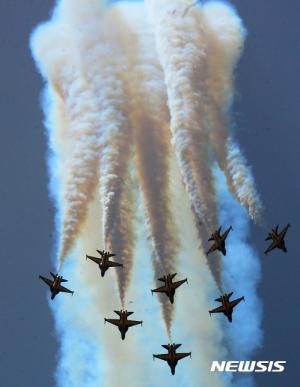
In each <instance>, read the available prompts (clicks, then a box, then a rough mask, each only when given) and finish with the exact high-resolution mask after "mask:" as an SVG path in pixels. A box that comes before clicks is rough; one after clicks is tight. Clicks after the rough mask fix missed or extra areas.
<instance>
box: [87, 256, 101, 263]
mask: <svg viewBox="0 0 300 387" xmlns="http://www.w3.org/2000/svg"><path fill="white" fill-rule="evenodd" d="M86 258H88V259H90V260H91V261H94V262H96V263H98V264H99V263H101V261H102V258H97V257H92V256H90V255H87V256H86Z"/></svg>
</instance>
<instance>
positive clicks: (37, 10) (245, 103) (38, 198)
mask: <svg viewBox="0 0 300 387" xmlns="http://www.w3.org/2000/svg"><path fill="white" fill-rule="evenodd" d="M53 3H54V2H53V1H50V0H43V1H40V0H31V1H30V0H22V1H16V0H2V1H1V2H0V15H1V24H0V25H1V36H0V45H1V52H2V54H1V68H2V71H1V73H0V74H1V95H0V98H1V100H0V101H1V102H0V106H1V110H0V111H1V115H0V120H1V126H0V127H1V131H2V139H1V142H0V147H1V152H0V157H1V163H0V168H1V176H4V180H3V181H4V183H3V184H2V186H1V189H0V195H1V220H2V221H1V228H0V232H1V245H0V253H1V258H2V267H1V272H2V291H1V296H0V297H1V318H0V324H1V329H0V332H1V341H0V342H1V347H0V375H1V385H2V384H3V386H5V387H17V386H22V387H41V386H42V387H48V386H53V385H54V381H53V376H52V375H53V371H54V368H55V351H56V347H57V342H56V339H55V335H54V327H53V319H52V317H51V314H50V310H49V308H48V304H47V299H48V296H49V295H48V293H46V288H45V287H44V286H43V285H42V284H41V283H40V281H39V280H38V275H39V274H43V273H44V274H46V273H47V272H48V271H49V269H50V268H52V266H51V252H52V248H53V238H52V232H53V209H52V206H51V203H50V201H49V199H48V195H47V170H46V162H45V155H46V137H45V135H44V130H43V123H42V120H43V117H42V114H41V110H40V106H39V95H40V91H41V87H42V82H41V78H40V76H39V75H38V74H37V72H36V70H35V66H34V63H33V60H32V59H31V54H30V50H29V47H28V39H29V34H30V32H31V31H32V29H33V28H34V27H35V26H36V25H37V24H38V23H39V22H41V21H43V20H46V19H48V17H49V12H50V9H51V7H52V5H53ZM231 3H232V4H234V5H236V7H237V8H238V10H239V13H240V15H241V17H242V18H243V20H244V23H245V25H246V27H247V28H248V31H249V35H248V39H247V41H246V49H245V52H244V55H243V57H242V60H241V62H240V65H239V67H238V73H237V75H238V82H237V84H238V85H237V89H238V95H237V99H236V104H235V109H234V115H235V122H236V124H237V134H238V138H239V140H240V144H241V146H242V148H243V149H244V151H245V153H246V155H247V159H248V161H249V162H250V163H251V165H252V166H253V172H254V175H255V177H256V181H257V185H258V189H259V191H260V193H261V196H262V199H263V202H264V204H265V207H266V219H267V223H268V225H269V226H272V225H275V224H277V223H279V224H280V225H284V224H285V223H287V222H290V223H291V224H292V228H291V229H290V232H289V235H288V237H287V247H288V254H284V253H281V252H275V253H274V254H271V255H269V256H267V257H264V256H263V255H261V259H262V267H263V275H262V282H261V286H260V295H261V297H262V299H263V304H264V332H265V333H264V335H265V338H264V344H263V348H262V350H261V352H259V353H257V354H255V358H256V359H260V360H287V362H288V366H287V370H286V372H285V373H284V374H281V375H278V374H273V375H272V374H264V375H260V376H259V377H257V385H258V386H259V387H274V386H284V387H295V380H296V379H297V376H298V374H296V372H297V366H296V361H297V358H298V357H299V348H300V345H299V344H300V343H299V326H300V313H299V285H298V283H299V272H300V270H299V269H300V264H299V253H298V251H297V249H296V238H297V233H298V219H297V218H298V215H299V197H300V195H299V194H300V192H299V190H300V189H299V188H300V183H299V159H300V153H299V149H300V136H299V133H298V130H299V128H300V122H299V114H298V110H299V107H300V88H299V68H300V39H299V33H300V27H299V14H300V3H299V2H298V1H296V0H285V1H283V0H272V1H261V0H251V1H245V0H235V1H232V2H231ZM283 4H284V6H283ZM264 238H265V230H264V229H262V228H258V227H253V242H254V243H255V246H256V248H257V249H258V251H263V249H264V247H265V243H264ZM241 259H242V257H241ZM236 329H238V327H236Z"/></svg>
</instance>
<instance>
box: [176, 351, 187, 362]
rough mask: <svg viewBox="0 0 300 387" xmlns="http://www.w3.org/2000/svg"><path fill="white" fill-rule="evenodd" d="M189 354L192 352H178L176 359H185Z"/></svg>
mask: <svg viewBox="0 0 300 387" xmlns="http://www.w3.org/2000/svg"><path fill="white" fill-rule="evenodd" d="M187 356H191V352H182V353H176V355H175V357H176V360H181V359H184V358H185V357H187Z"/></svg>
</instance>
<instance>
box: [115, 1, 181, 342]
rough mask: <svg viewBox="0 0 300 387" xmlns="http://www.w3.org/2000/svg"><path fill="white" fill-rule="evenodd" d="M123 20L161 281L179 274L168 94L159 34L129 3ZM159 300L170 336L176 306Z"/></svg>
mask: <svg viewBox="0 0 300 387" xmlns="http://www.w3.org/2000/svg"><path fill="white" fill-rule="evenodd" d="M121 7H122V6H119V7H118V8H121ZM123 17H124V20H126V19H127V20H126V22H127V23H126V24H127V26H124V25H123V24H120V23H118V28H121V29H122V31H124V30H127V29H131V31H130V39H129V40H128V42H127V46H128V57H129V63H130V68H131V72H130V89H131V93H130V104H131V105H132V107H133V108H132V113H131V123H132V128H133V133H134V142H135V156H136V163H137V170H138V175H139V181H140V186H141V190H142V192H143V198H144V207H145V213H146V217H147V220H148V227H149V236H150V239H151V240H152V246H153V254H154V259H153V260H154V267H155V277H156V278H158V277H161V276H162V275H164V274H167V273H169V272H173V271H174V270H175V256H176V251H177V248H178V243H177V241H176V238H175V232H174V230H173V226H172V224H173V219H172V214H171V211H170V208H169V191H168V186H169V180H170V176H169V153H170V146H169V127H168V121H169V117H168V112H167V104H166V93H165V87H164V79H163V72H162V69H161V67H160V65H159V63H158V60H157V55H156V49H155V38H154V34H153V31H152V29H151V28H150V25H149V21H148V20H147V14H146V12H145V8H144V5H143V4H139V5H136V4H135V5H133V6H132V5H131V6H130V5H129V4H126V5H125V6H124V8H123ZM145 107H147V108H146V109H145ZM159 298H160V301H161V303H162V308H163V317H164V320H165V322H166V327H167V331H168V335H169V336H170V328H171V321H172V307H171V306H170V303H169V300H167V299H166V297H165V296H164V295H163V296H162V297H159Z"/></svg>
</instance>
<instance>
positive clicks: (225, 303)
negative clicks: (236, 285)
mask: <svg viewBox="0 0 300 387" xmlns="http://www.w3.org/2000/svg"><path fill="white" fill-rule="evenodd" d="M232 295H233V292H231V293H229V294H224V295H223V296H221V297H219V298H216V299H215V301H218V302H222V305H221V306H219V307H218V308H216V309H213V310H210V311H209V314H210V315H211V314H212V313H224V315H225V316H226V317H227V318H228V320H229V322H232V312H233V308H234V307H235V306H237V304H239V303H240V302H241V301H242V300H244V301H245V297H240V298H237V299H236V300H233V301H230V300H229V299H230V297H231V296H232Z"/></svg>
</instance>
